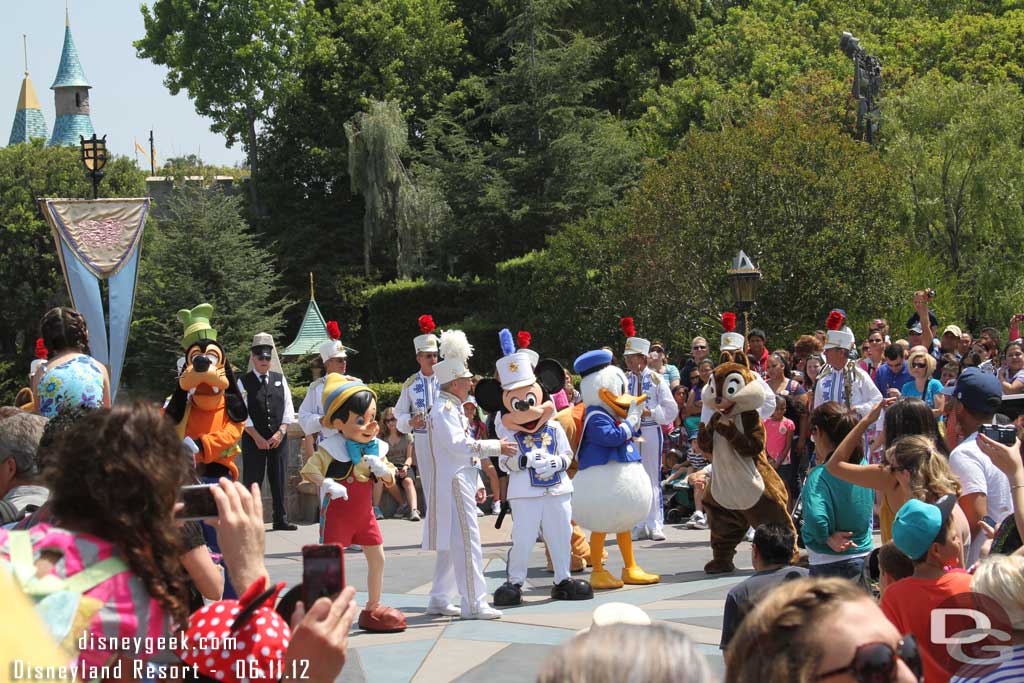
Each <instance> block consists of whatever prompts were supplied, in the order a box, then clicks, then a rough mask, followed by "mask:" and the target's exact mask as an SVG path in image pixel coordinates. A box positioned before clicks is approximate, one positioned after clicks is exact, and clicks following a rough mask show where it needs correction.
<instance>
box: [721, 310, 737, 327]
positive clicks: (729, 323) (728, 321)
mask: <svg viewBox="0 0 1024 683" xmlns="http://www.w3.org/2000/svg"><path fill="white" fill-rule="evenodd" d="M722 329H723V330H725V331H726V332H734V331H735V330H736V314H735V313H733V312H731V311H726V312H725V313H723V314H722Z"/></svg>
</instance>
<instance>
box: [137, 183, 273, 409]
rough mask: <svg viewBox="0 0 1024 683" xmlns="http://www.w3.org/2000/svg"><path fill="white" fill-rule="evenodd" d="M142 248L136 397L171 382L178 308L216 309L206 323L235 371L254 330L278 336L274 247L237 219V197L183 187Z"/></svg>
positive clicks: (177, 350)
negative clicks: (209, 306) (199, 306)
mask: <svg viewBox="0 0 1024 683" xmlns="http://www.w3.org/2000/svg"><path fill="white" fill-rule="evenodd" d="M155 222H156V225H150V226H149V228H148V229H147V231H146V236H145V238H144V243H143V245H142V262H141V264H140V268H139V285H138V293H137V295H136V301H135V317H134V319H133V321H132V331H131V336H130V338H129V343H128V358H127V361H126V363H125V384H126V386H128V387H129V388H130V390H131V392H132V394H133V395H136V396H146V397H149V398H158V397H162V396H164V395H165V394H167V393H168V392H169V391H170V389H171V388H172V387H173V384H174V376H175V364H174V363H175V359H176V358H177V357H178V356H179V355H181V351H182V349H181V333H182V330H181V324H180V323H179V322H178V319H177V317H176V314H177V312H178V310H179V309H182V308H192V307H193V306H195V305H197V304H199V303H204V302H205V303H210V304H212V305H213V316H214V317H213V319H212V320H211V323H212V324H213V327H214V328H215V329H216V330H217V333H218V338H217V339H218V341H219V342H220V343H221V344H222V345H223V346H224V348H225V349H226V350H227V353H228V358H229V359H230V360H231V362H232V363H234V364H235V365H236V366H239V367H243V368H244V367H245V366H246V364H247V362H248V360H247V359H248V356H249V344H250V343H251V342H252V336H253V335H254V334H255V333H257V332H269V333H270V334H273V335H276V334H277V333H278V332H280V330H281V327H282V322H283V313H284V310H285V308H287V306H288V305H289V303H290V302H289V301H287V300H285V299H282V298H281V297H280V296H279V293H278V291H277V290H278V284H279V282H278V275H277V267H276V263H275V259H274V256H273V249H272V248H271V247H269V246H268V245H262V244H260V243H259V242H258V241H257V239H256V238H255V237H254V236H253V234H252V233H251V232H250V230H249V227H248V225H247V224H246V223H245V221H244V220H243V219H242V215H241V203H240V199H239V198H237V197H227V196H225V195H224V194H223V193H222V192H220V191H219V190H216V189H213V188H208V187H202V186H198V185H196V184H194V183H186V184H184V185H183V186H182V187H179V188H176V189H175V192H174V194H173V195H172V196H171V198H170V199H169V200H167V201H166V202H165V203H164V204H163V205H162V206H161V207H160V213H159V218H158V219H157V221H155Z"/></svg>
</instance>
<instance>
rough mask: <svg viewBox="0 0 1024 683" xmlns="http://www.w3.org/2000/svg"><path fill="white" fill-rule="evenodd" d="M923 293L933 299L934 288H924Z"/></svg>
mask: <svg viewBox="0 0 1024 683" xmlns="http://www.w3.org/2000/svg"><path fill="white" fill-rule="evenodd" d="M924 295H925V296H926V297H928V298H929V299H934V298H935V290H934V289H926V290H924Z"/></svg>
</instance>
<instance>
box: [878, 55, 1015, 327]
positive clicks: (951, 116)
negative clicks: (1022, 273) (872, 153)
mask: <svg viewBox="0 0 1024 683" xmlns="http://www.w3.org/2000/svg"><path fill="white" fill-rule="evenodd" d="M891 110H892V112H893V116H892V122H891V126H890V130H889V131H888V133H887V146H888V150H889V156H890V158H891V159H892V162H893V164H894V165H895V166H896V167H897V168H898V169H899V170H900V172H901V176H902V177H903V178H905V179H906V180H905V183H904V185H903V187H904V188H905V191H906V192H905V200H906V202H907V204H908V206H909V210H910V211H911V214H912V216H913V225H914V228H915V233H916V236H917V243H918V244H921V245H922V246H925V247H926V248H927V249H928V250H929V251H930V252H931V253H933V254H935V255H936V256H937V257H938V258H939V259H941V263H942V265H943V266H944V270H945V272H946V273H948V274H949V276H950V277H952V278H953V279H954V280H955V281H956V282H957V283H958V288H959V289H960V290H961V291H962V292H963V293H964V294H965V295H966V296H965V299H964V303H965V304H966V307H965V308H964V309H962V310H960V311H957V313H958V314H960V315H963V316H964V317H965V319H966V320H967V322H968V324H969V325H970V326H972V327H973V326H974V325H976V324H978V323H979V322H981V321H986V322H994V321H995V320H994V319H995V318H999V317H1001V316H1002V315H1004V314H1006V313H1007V311H1005V310H1003V311H1000V312H997V311H995V310H993V304H994V303H995V301H996V300H998V298H999V297H998V295H997V293H998V292H1000V290H1003V289H1004V288H1005V287H1006V286H1007V285H1008V284H1011V283H1015V282H1017V281H1018V280H1019V277H1018V275H1017V273H1018V271H1019V269H1018V268H1017V267H1016V264H1015V263H1013V261H1012V260H1007V259H1006V258H1005V256H1006V255H1008V254H1011V253H1013V252H1014V251H1015V247H1016V245H1017V244H1019V242H1020V240H1021V238H1022V237H1024V204H1022V201H1021V197H1022V194H1024V150H1022V148H1021V141H1022V140H1024V95H1022V94H1021V92H1020V90H1019V89H1018V88H1016V87H1012V86H1008V85H989V86H981V85H973V84H970V83H957V82H955V81H952V80H950V79H947V78H943V77H941V76H939V75H937V74H932V75H929V76H927V77H925V78H922V79H920V80H919V81H916V82H915V83H913V84H912V85H911V86H910V87H909V88H908V89H907V91H906V93H905V94H904V95H903V96H902V97H900V98H898V99H896V100H894V101H893V102H892V103H891ZM994 295H995V296H994ZM1014 312H1015V311H1014Z"/></svg>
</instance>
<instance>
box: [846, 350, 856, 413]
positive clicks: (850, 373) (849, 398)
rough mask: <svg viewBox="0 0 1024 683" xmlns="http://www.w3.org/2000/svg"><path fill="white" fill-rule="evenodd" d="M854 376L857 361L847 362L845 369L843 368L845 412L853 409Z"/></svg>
mask: <svg viewBox="0 0 1024 683" xmlns="http://www.w3.org/2000/svg"><path fill="white" fill-rule="evenodd" d="M856 376H857V361H855V360H850V361H847V362H846V367H844V368H843V402H844V403H846V409H847V410H850V408H852V407H853V379H854V377H856Z"/></svg>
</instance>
